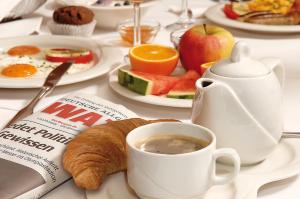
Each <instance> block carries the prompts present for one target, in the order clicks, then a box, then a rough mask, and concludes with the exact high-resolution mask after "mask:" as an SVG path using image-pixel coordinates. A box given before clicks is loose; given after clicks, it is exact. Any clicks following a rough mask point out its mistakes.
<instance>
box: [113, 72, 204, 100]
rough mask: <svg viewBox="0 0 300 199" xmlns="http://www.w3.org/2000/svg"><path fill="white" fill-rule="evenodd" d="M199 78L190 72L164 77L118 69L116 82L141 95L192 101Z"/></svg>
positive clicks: (195, 73)
mask: <svg viewBox="0 0 300 199" xmlns="http://www.w3.org/2000/svg"><path fill="white" fill-rule="evenodd" d="M198 78H200V76H199V74H198V73H197V72H196V71H193V70H190V71H188V72H187V73H186V74H184V75H182V76H165V75H156V74H149V73H144V72H138V71H129V70H124V69H119V71H118V82H119V84H121V85H122V86H124V87H126V88H128V89H129V90H131V91H134V92H136V93H139V94H141V95H158V96H162V95H166V97H169V98H178V99H192V98H193V97H194V95H195V91H196V87H195V82H196V80H197V79H198Z"/></svg>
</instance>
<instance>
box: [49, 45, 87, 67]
mask: <svg viewBox="0 0 300 199" xmlns="http://www.w3.org/2000/svg"><path fill="white" fill-rule="evenodd" d="M46 60H47V61H50V62H69V61H72V62H74V63H76V64H86V63H89V62H91V61H92V60H93V53H92V52H91V51H90V50H88V49H66V48H52V49H48V50H46Z"/></svg>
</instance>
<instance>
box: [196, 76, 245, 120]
mask: <svg viewBox="0 0 300 199" xmlns="http://www.w3.org/2000/svg"><path fill="white" fill-rule="evenodd" d="M196 88H197V90H196V94H195V98H194V101H193V109H192V121H193V122H194V123H198V121H203V120H204V119H205V118H208V117H207V113H208V112H209V114H217V112H224V111H222V110H220V109H219V108H222V107H219V105H220V104H221V103H220V102H223V103H225V102H231V103H235V107H237V106H240V104H241V103H240V102H239V99H238V98H237V97H236V95H235V93H234V91H233V90H232V89H231V88H230V87H229V86H227V85H226V84H224V83H223V82H221V81H218V80H214V79H210V78H200V79H198V80H197V82H196ZM208 106H209V107H208ZM223 108H224V107H223ZM207 109H209V111H207ZM213 110H215V111H216V113H214V111H213Z"/></svg>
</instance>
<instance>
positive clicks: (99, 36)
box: [0, 0, 300, 199]
mask: <svg viewBox="0 0 300 199" xmlns="http://www.w3.org/2000/svg"><path fill="white" fill-rule="evenodd" d="M190 3H191V4H192V6H193V7H208V6H210V5H213V4H214V2H212V1H210V0H191V2H190ZM174 4H177V5H180V2H179V1H178V0H164V1H163V2H162V3H161V4H160V5H157V6H156V7H154V8H153V9H151V10H150V11H149V12H148V14H147V16H151V18H154V19H156V20H158V21H160V22H161V23H162V25H163V26H165V25H167V24H169V23H172V22H174V21H175V20H176V16H175V15H174V14H171V13H169V12H167V10H168V6H169V5H174ZM52 8H53V3H52V1H48V3H47V4H46V5H44V6H43V7H42V8H41V9H39V10H38V12H36V13H35V15H37V16H43V17H44V21H43V25H42V28H41V34H48V30H47V27H46V26H45V24H46V22H47V21H48V20H49V19H50V17H51V9H52ZM199 20H200V21H201V20H205V19H199ZM20 28H21V27H20ZM0 31H1V28H0ZM232 32H233V34H234V36H235V37H236V38H237V39H238V40H240V39H243V40H246V41H247V42H248V43H249V44H250V46H251V47H252V49H254V50H253V54H254V56H255V57H263V56H276V57H280V58H281V59H283V61H284V62H285V64H287V65H289V67H288V68H287V76H286V77H287V79H286V86H285V90H284V124H285V130H287V131H300V123H299V122H298V121H297V119H298V118H300V92H298V91H299V88H300V67H297V62H299V63H300V58H298V60H299V61H297V57H293V59H292V60H291V58H290V57H289V52H290V51H289V50H298V52H300V36H297V35H286V36H280V35H275V36H273V35H266V34H254V33H247V32H245V31H238V30H232ZM113 37H118V33H116V32H111V31H104V30H99V29H97V30H96V31H95V34H94V36H93V37H92V38H93V39H95V41H96V42H98V43H100V44H101V43H102V44H103V43H104V44H109V45H114V44H113V43H112V42H111V40H110V38H113ZM291 41H295V42H294V45H292V46H291V45H289V46H284V45H285V44H286V43H291ZM276 42H279V43H278V45H277V44H276ZM155 43H161V44H166V45H171V43H170V41H169V33H168V32H167V31H165V30H164V29H162V30H161V31H160V32H159V34H158V36H157V37H156V39H155ZM274 48H275V50H274ZM122 50H123V52H124V55H125V54H126V53H127V51H128V48H125V47H122ZM74 91H82V92H85V93H89V94H94V95H98V96H100V97H102V98H104V99H108V100H110V101H112V102H114V103H120V104H123V105H124V106H126V107H127V108H129V109H131V110H134V111H135V112H136V113H137V114H138V115H140V116H142V117H147V118H176V119H180V120H188V119H189V117H190V110H189V109H176V108H167V107H157V106H154V105H149V104H143V103H139V102H135V101H131V100H129V99H126V98H124V97H120V96H119V95H118V94H116V93H115V92H113V91H112V90H111V89H110V88H109V87H108V84H107V77H106V76H103V77H98V78H95V79H92V80H89V81H85V82H81V83H76V84H71V85H67V86H61V87H57V88H56V89H55V90H54V92H53V93H52V94H51V95H50V96H48V97H47V98H46V99H45V100H43V102H42V103H41V104H48V103H49V102H50V101H54V100H56V99H58V98H60V97H61V96H63V95H66V94H68V93H71V92H74ZM36 92H37V89H0V111H1V117H0V127H1V126H3V125H4V124H5V123H6V122H7V121H8V120H9V118H11V117H12V116H13V115H14V114H15V112H16V111H15V110H18V109H20V108H21V107H22V106H24V105H25V104H26V103H27V102H28V100H30V99H32V98H33V97H34V95H35V94H36ZM37 109H38V108H37ZM299 186H300V179H299V178H298V177H297V176H296V177H293V178H290V179H287V180H283V181H280V182H276V183H271V184H269V185H266V186H264V187H263V188H262V189H261V190H260V192H259V194H258V198H260V199H282V198H288V199H296V198H297V199H298V198H299V195H300V189H299V188H298V187H299ZM43 198H47V199H57V198H72V199H83V198H85V195H84V191H83V190H80V189H78V188H76V187H75V185H74V184H73V182H72V181H69V182H67V183H65V184H63V185H62V186H60V187H58V188H56V189H55V190H53V191H52V192H50V193H48V194H47V195H46V196H44V197H43Z"/></svg>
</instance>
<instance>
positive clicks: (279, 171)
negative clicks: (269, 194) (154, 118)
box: [86, 139, 300, 199]
mask: <svg viewBox="0 0 300 199" xmlns="http://www.w3.org/2000/svg"><path fill="white" fill-rule="evenodd" d="M253 147H255V146H253ZM217 167H219V170H220V171H222V170H225V169H227V168H226V166H222V165H218V166H217ZM299 172H300V140H299V139H283V140H281V142H280V144H279V145H278V147H277V148H276V149H275V151H274V152H273V153H272V154H271V155H270V156H269V157H268V158H267V159H266V160H265V161H264V162H262V163H260V164H257V165H252V166H247V167H242V169H241V173H240V174H239V176H238V177H237V179H236V180H235V181H234V182H233V183H230V184H227V185H219V186H213V187H212V188H211V189H209V190H208V192H207V194H206V196H205V197H204V199H256V198H257V191H258V189H259V188H260V187H261V186H262V185H264V184H267V183H270V182H273V181H278V180H282V179H285V178H289V177H292V176H294V175H296V174H298V173H299ZM86 196H87V199H138V198H137V197H136V195H135V194H134V193H133V191H132V190H130V188H129V187H128V184H127V181H126V175H125V173H124V172H119V173H116V174H113V175H111V176H109V177H108V178H107V179H106V180H105V182H104V184H103V185H102V186H101V188H100V189H99V190H97V191H87V192H86Z"/></svg>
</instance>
